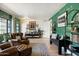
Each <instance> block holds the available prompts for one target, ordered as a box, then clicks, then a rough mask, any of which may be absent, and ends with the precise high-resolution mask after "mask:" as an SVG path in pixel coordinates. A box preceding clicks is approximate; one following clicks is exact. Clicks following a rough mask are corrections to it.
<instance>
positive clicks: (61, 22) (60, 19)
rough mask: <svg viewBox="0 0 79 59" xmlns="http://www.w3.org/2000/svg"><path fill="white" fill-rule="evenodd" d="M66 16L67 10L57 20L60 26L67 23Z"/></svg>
mask: <svg viewBox="0 0 79 59" xmlns="http://www.w3.org/2000/svg"><path fill="white" fill-rule="evenodd" d="M66 17H67V14H66V12H65V13H63V14H62V15H60V16H59V17H58V20H57V23H58V27H64V26H65V25H66V22H67V20H66Z"/></svg>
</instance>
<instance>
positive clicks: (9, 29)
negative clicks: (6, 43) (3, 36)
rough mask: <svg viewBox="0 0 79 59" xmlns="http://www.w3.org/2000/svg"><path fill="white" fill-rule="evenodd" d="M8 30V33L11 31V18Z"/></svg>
mask: <svg viewBox="0 0 79 59" xmlns="http://www.w3.org/2000/svg"><path fill="white" fill-rule="evenodd" d="M7 27H8V28H7V31H8V33H11V20H8V24H7Z"/></svg>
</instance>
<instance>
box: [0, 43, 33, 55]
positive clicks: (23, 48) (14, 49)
mask: <svg viewBox="0 0 79 59" xmlns="http://www.w3.org/2000/svg"><path fill="white" fill-rule="evenodd" d="M0 49H1V50H0V56H29V55H31V53H32V47H31V46H30V45H26V44H20V45H16V46H11V45H10V43H9V42H7V43H3V44H0Z"/></svg>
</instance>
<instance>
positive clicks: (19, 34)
mask: <svg viewBox="0 0 79 59" xmlns="http://www.w3.org/2000/svg"><path fill="white" fill-rule="evenodd" d="M16 36H20V38H21V39H20V40H19V41H18V42H19V43H22V44H23V43H24V44H27V45H28V44H29V40H28V38H26V37H23V33H12V34H11V38H12V39H16Z"/></svg>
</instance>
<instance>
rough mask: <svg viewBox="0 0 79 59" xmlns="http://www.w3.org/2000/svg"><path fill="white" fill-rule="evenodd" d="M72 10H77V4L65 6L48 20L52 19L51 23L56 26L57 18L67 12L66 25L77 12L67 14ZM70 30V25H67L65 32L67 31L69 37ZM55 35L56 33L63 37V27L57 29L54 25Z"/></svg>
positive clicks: (78, 7) (78, 8)
mask: <svg viewBox="0 0 79 59" xmlns="http://www.w3.org/2000/svg"><path fill="white" fill-rule="evenodd" d="M73 9H75V10H76V9H77V10H79V3H68V4H66V5H65V6H64V7H63V8H61V9H60V10H59V11H58V12H57V13H56V14H54V15H53V16H52V17H51V18H50V19H52V22H55V23H56V24H57V18H58V16H60V15H62V14H63V13H64V12H66V11H67V12H68V16H67V20H68V23H70V22H71V20H72V17H73V15H74V14H75V13H76V12H77V11H72V12H71V13H69V12H70V11H71V10H73ZM70 29H71V25H67V27H66V30H67V31H66V34H67V35H70V31H69V30H70ZM56 33H58V34H59V35H64V33H65V27H57V25H56Z"/></svg>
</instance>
